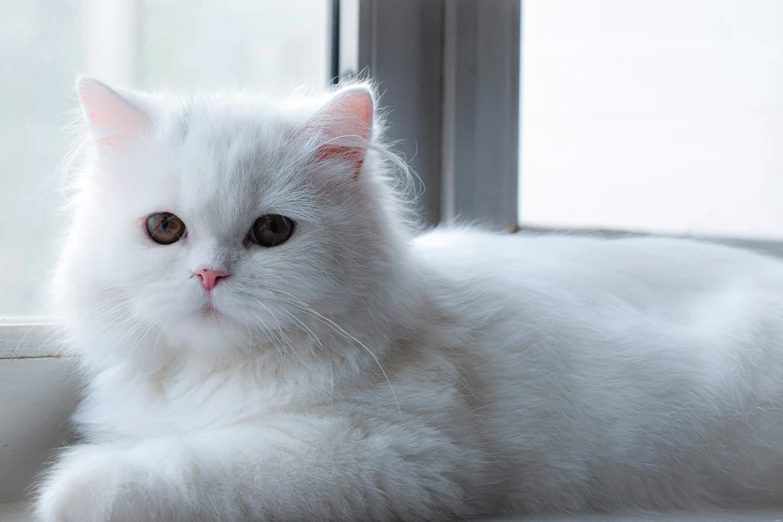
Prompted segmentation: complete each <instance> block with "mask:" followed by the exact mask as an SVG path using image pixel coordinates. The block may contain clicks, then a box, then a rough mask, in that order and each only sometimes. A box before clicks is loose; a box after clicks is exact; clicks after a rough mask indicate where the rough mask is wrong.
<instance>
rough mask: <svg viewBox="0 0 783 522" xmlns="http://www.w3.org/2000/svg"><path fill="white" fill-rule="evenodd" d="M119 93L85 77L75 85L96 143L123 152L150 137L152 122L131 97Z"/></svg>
mask: <svg viewBox="0 0 783 522" xmlns="http://www.w3.org/2000/svg"><path fill="white" fill-rule="evenodd" d="M118 91H119V90H118V89H112V88H111V87H109V86H108V85H106V84H104V83H101V82H99V81H98V80H96V79H94V78H88V77H85V76H82V77H80V78H79V79H78V80H77V81H76V92H77V93H78V94H79V99H80V100H81V102H82V107H83V108H84V116H85V118H86V119H87V123H88V125H89V127H90V131H91V132H92V135H93V138H94V139H95V141H96V143H98V144H99V145H100V146H102V147H104V148H108V149H115V150H119V151H122V150H126V149H127V148H128V146H129V145H130V144H131V143H133V142H134V141H136V140H137V139H138V138H140V137H141V136H143V135H144V134H147V133H149V132H150V131H151V130H152V121H151V119H150V116H149V115H148V114H147V113H146V112H145V111H144V109H142V107H140V106H139V103H138V101H134V100H131V99H130V95H129V93H127V94H126V93H122V94H121V92H118Z"/></svg>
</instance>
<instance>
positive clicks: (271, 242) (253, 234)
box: [248, 214, 294, 247]
mask: <svg viewBox="0 0 783 522" xmlns="http://www.w3.org/2000/svg"><path fill="white" fill-rule="evenodd" d="M293 233H294V222H293V221H292V220H290V219H288V218H287V217H285V216H281V215H280V214H268V215H266V216H261V217H260V218H258V219H256V222H255V223H253V226H252V227H251V228H250V234H248V236H249V238H250V240H251V241H253V242H254V243H257V244H259V245H261V246H262V247H273V246H277V245H280V244H282V243H285V242H286V241H288V238H290V237H291V234H293Z"/></svg>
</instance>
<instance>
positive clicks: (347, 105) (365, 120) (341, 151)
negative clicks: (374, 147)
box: [313, 92, 373, 177]
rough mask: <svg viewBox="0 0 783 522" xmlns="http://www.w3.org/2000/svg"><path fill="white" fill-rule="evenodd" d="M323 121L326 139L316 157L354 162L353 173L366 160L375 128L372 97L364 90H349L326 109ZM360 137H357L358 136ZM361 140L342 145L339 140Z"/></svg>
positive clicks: (314, 159)
mask: <svg viewBox="0 0 783 522" xmlns="http://www.w3.org/2000/svg"><path fill="white" fill-rule="evenodd" d="M327 111H328V112H327V113H326V114H325V115H324V118H323V120H322V123H321V125H322V126H323V137H324V140H325V141H334V142H336V143H325V144H324V145H321V146H320V147H318V149H317V150H316V152H315V154H314V156H313V161H315V162H320V161H324V160H329V159H340V160H343V161H346V162H349V163H352V164H353V165H354V177H356V176H357V175H358V173H359V169H360V168H361V166H362V162H363V161H364V154H365V152H366V151H367V147H366V141H367V140H369V138H370V131H371V128H372V111H373V107H372V98H371V97H370V96H369V94H367V93H365V92H357V93H355V94H348V95H347V96H344V97H343V98H340V99H339V100H337V102H336V103H335V104H334V105H332V106H331V107H329V108H328V109H327ZM357 138H358V140H357ZM351 139H353V140H354V141H360V142H361V143H360V144H357V145H356V146H352V145H343V144H340V143H339V142H340V141H346V140H347V141H351Z"/></svg>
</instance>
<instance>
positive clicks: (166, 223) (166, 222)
mask: <svg viewBox="0 0 783 522" xmlns="http://www.w3.org/2000/svg"><path fill="white" fill-rule="evenodd" d="M160 228H161V230H163V231H164V232H166V231H167V230H168V228H169V218H167V217H164V218H163V221H161V223H160Z"/></svg>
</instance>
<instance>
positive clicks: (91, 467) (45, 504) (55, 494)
mask: <svg viewBox="0 0 783 522" xmlns="http://www.w3.org/2000/svg"><path fill="white" fill-rule="evenodd" d="M151 478H152V477H151V474H150V473H149V472H148V471H145V470H143V469H140V467H139V466H138V465H136V464H134V463H133V462H131V461H130V460H129V459H127V458H123V457H122V455H121V454H119V453H118V452H112V451H106V450H101V449H98V448H92V447H90V446H83V447H81V448H75V449H74V450H72V451H71V453H69V454H68V455H67V456H66V457H65V458H64V459H63V460H62V461H61V463H60V464H59V465H58V467H57V468H56V469H55V470H54V471H53V472H52V474H51V475H50V476H49V478H48V480H47V481H46V483H45V484H44V486H43V487H42V489H41V492H40V495H39V497H38V501H37V504H36V513H37V515H38V518H39V520H41V521H42V522H104V521H109V520H111V521H112V522H125V521H128V522H130V521H133V522H141V521H145V520H157V517H156V518H151V513H150V511H149V509H150V506H151V505H153V504H154V499H153V498H151V494H152V491H153V490H152V488H151V486H152V484H151ZM153 495H154V494H153Z"/></svg>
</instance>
